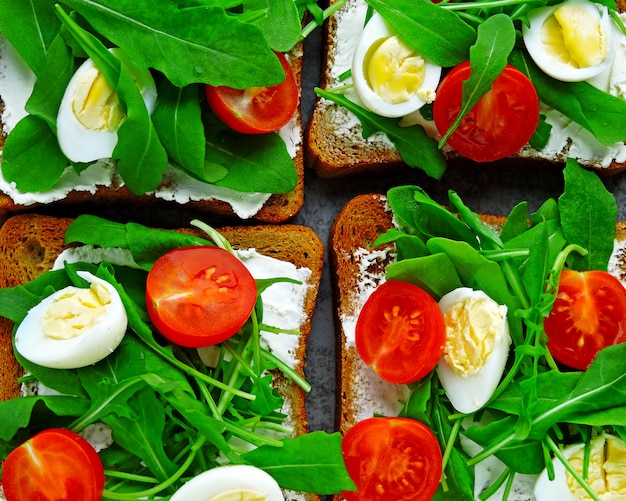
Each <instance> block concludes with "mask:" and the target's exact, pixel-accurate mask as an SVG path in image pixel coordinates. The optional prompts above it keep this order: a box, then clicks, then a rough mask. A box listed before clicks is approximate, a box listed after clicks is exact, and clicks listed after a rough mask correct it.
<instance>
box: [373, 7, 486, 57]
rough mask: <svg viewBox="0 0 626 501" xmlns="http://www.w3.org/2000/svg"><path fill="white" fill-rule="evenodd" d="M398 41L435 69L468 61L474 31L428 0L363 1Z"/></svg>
mask: <svg viewBox="0 0 626 501" xmlns="http://www.w3.org/2000/svg"><path fill="white" fill-rule="evenodd" d="M367 3H368V4H369V5H370V6H372V7H373V8H374V9H375V10H376V11H377V12H379V13H380V14H381V15H382V16H383V17H384V18H385V20H386V21H387V22H388V23H389V25H390V26H391V27H392V28H393V30H394V31H395V32H396V33H397V34H398V36H399V37H400V38H402V40H404V41H405V42H406V43H407V44H408V45H410V46H411V47H413V48H414V49H415V50H417V51H418V52H420V53H421V54H423V55H425V56H426V57H427V58H428V59H430V60H431V61H433V62H434V63H436V64H438V65H439V66H455V65H457V64H459V63H460V62H462V61H465V60H467V59H468V56H469V48H470V46H471V45H472V44H473V43H474V41H475V40H476V32H475V31H474V29H473V28H472V27H471V26H470V25H469V24H467V23H466V22H464V21H463V20H462V19H460V18H459V17H458V15H457V14H456V13H454V12H452V11H449V10H445V9H442V8H440V7H439V6H437V5H435V4H433V3H432V2H431V1H430V0H420V1H415V0H394V1H389V0H367Z"/></svg>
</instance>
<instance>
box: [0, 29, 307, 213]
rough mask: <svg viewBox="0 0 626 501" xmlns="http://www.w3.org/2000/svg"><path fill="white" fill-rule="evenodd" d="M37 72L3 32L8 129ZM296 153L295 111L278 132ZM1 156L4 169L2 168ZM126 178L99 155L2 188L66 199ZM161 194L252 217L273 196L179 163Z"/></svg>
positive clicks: (33, 198) (17, 196)
mask: <svg viewBox="0 0 626 501" xmlns="http://www.w3.org/2000/svg"><path fill="white" fill-rule="evenodd" d="M34 83H35V76H34V74H33V73H32V71H31V70H30V69H29V68H28V66H27V65H26V63H24V61H23V60H22V58H21V57H20V56H19V54H18V53H17V52H16V51H15V49H14V48H13V46H12V45H11V44H10V43H9V42H8V40H6V39H5V38H4V37H2V35H0V96H1V97H2V100H3V103H4V109H3V113H2V117H1V121H2V124H3V129H4V132H5V133H9V132H10V131H11V130H12V129H13V128H14V127H15V125H16V124H17V122H19V120H21V119H22V118H23V117H24V116H25V115H26V111H25V109H24V108H25V104H26V101H27V100H28V98H29V96H30V93H31V92H32V89H33V86H34ZM278 133H279V135H280V136H281V137H282V138H283V140H284V141H285V144H286V147H287V151H288V153H289V155H290V156H291V158H295V157H296V155H297V154H298V152H299V151H300V149H301V148H302V130H301V126H300V124H299V122H298V120H297V119H296V117H293V118H292V120H291V121H290V122H289V123H288V124H287V125H285V126H284V127H283V128H282V129H281V130H280V131H279V132H278ZM1 167H2V166H1V156H0V172H1ZM123 184H124V183H123V181H122V180H121V178H120V177H119V175H118V173H117V171H116V169H115V166H114V165H113V164H112V163H111V162H107V161H106V160H104V161H98V162H96V163H94V164H93V165H91V166H90V167H89V168H87V169H86V170H85V171H83V172H82V173H81V174H80V175H78V174H76V172H75V171H74V170H73V169H72V168H71V167H68V168H67V169H66V170H65V172H64V173H63V175H62V176H61V179H60V180H59V182H58V183H57V185H56V186H55V187H54V188H52V189H50V190H47V191H43V192H39V193H24V192H20V191H19V190H17V189H16V187H15V185H14V184H13V183H9V182H7V181H6V180H5V179H4V178H3V177H2V176H1V175H0V191H2V192H3V193H5V194H6V195H8V196H9V197H10V198H11V199H12V200H13V201H14V202H15V203H16V204H19V205H24V206H29V205H33V204H36V203H42V204H46V203H51V202H55V201H58V200H62V199H64V198H65V197H66V196H67V195H68V194H69V193H70V192H71V191H81V192H89V193H92V194H93V193H95V192H96V190H97V189H98V187H107V188H110V187H121V186H123ZM152 194H153V195H154V196H155V197H156V198H159V199H162V200H166V201H171V202H177V203H179V204H185V203H187V202H192V201H200V200H218V201H223V202H226V203H227V204H228V205H230V207H231V208H232V210H233V212H234V213H235V214H236V215H237V216H238V217H240V218H241V219H249V218H251V217H253V216H254V215H255V214H256V213H257V212H259V210H260V209H261V208H262V207H263V205H264V204H265V202H266V201H267V200H268V199H269V198H270V196H271V195H270V194H268V193H242V192H238V191H235V190H232V189H230V188H224V187H220V186H215V185H212V184H208V183H203V182H201V181H198V180H196V179H194V178H192V177H191V176H189V175H187V174H185V173H184V172H182V171H180V170H179V169H175V168H174V167H172V166H168V168H167V170H166V172H165V173H164V175H163V181H162V182H161V184H160V185H159V187H158V188H157V189H156V190H155V191H154V192H153V193H152Z"/></svg>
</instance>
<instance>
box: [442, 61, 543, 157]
mask: <svg viewBox="0 0 626 501" xmlns="http://www.w3.org/2000/svg"><path fill="white" fill-rule="evenodd" d="M470 71H471V70H470V64H469V61H466V62H464V63H461V64H459V65H458V66H455V67H454V68H452V70H450V72H449V73H448V74H447V75H446V76H445V77H444V78H443V80H442V81H441V83H440V84H439V88H438V89H437V97H436V98H435V102H434V104H433V118H434V120H435V125H436V126H437V130H438V131H439V133H440V134H445V133H446V132H447V131H448V129H449V128H450V126H451V125H452V124H453V123H454V121H455V120H456V117H457V116H458V114H459V110H460V109H461V99H462V95H463V82H464V81H465V80H467V79H468V78H469V76H470ZM538 122H539V99H538V97H537V91H536V90H535V87H534V85H533V84H532V82H531V81H530V80H529V79H528V77H526V75H524V74H523V73H522V72H521V71H519V70H518V69H516V68H515V67H513V66H511V65H510V64H509V65H507V66H506V67H505V68H504V70H503V71H502V73H500V75H499V76H498V77H497V78H496V79H495V80H494V82H493V84H492V86H491V90H490V91H488V92H487V93H486V94H485V95H484V96H483V97H482V98H481V99H480V101H478V103H477V104H476V106H474V107H473V108H472V109H471V110H470V111H469V113H468V114H467V115H466V116H465V117H464V118H463V120H462V121H461V124H460V125H459V126H458V128H457V129H456V130H455V131H454V132H453V133H452V135H451V136H450V137H449V138H448V144H449V145H450V146H451V147H452V148H454V149H455V150H456V151H457V152H458V153H460V154H461V155H463V156H464V157H467V158H470V159H472V160H474V161H476V162H492V161H494V160H499V159H501V158H505V157H508V156H510V155H513V154H514V153H517V152H518V151H519V150H520V149H521V148H522V147H523V146H524V145H525V144H526V143H528V141H529V139H530V138H531V136H532V135H533V133H534V132H535V129H536V128H537V124H538Z"/></svg>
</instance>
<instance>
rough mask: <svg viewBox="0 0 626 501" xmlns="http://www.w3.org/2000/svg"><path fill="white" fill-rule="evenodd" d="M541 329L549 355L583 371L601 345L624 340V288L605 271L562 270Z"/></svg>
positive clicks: (625, 336)
mask: <svg viewBox="0 0 626 501" xmlns="http://www.w3.org/2000/svg"><path fill="white" fill-rule="evenodd" d="M544 328H545V331H546V334H547V336H548V349H549V350H550V353H551V354H552V356H553V357H554V358H555V359H556V360H558V361H559V362H561V363H562V364H565V365H567V366H568V367H571V368H573V369H579V370H585V369H587V367H589V365H590V364H591V362H592V361H593V359H594V358H595V357H596V355H597V354H598V352H599V351H600V350H601V349H602V348H605V347H607V346H610V345H613V344H616V343H621V342H624V341H626V289H624V286H623V285H622V283H621V282H620V281H619V280H618V279H617V278H615V277H614V276H613V275H611V274H610V273H607V272H605V271H598V270H594V271H585V272H579V271H572V270H564V271H563V272H562V273H561V278H560V280H559V290H558V293H557V297H556V300H555V302H554V305H553V306H552V311H551V313H550V315H549V316H548V317H547V318H546V319H545V322H544Z"/></svg>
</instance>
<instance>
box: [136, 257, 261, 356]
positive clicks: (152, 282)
mask: <svg viewBox="0 0 626 501" xmlns="http://www.w3.org/2000/svg"><path fill="white" fill-rule="evenodd" d="M256 296H257V288H256V282H255V280H254V277H253V276H252V275H251V274H250V272H249V271H248V269H247V268H246V267H245V265H244V264H243V263H242V262H241V261H240V260H239V259H238V258H237V257H236V256H234V255H233V254H231V253H230V252H228V251H226V250H224V249H222V248H220V247H215V246H209V245H207V246H197V247H183V248H180V249H175V250H172V251H170V252H168V253H167V254H165V255H163V256H162V257H161V258H159V259H158V260H157V261H156V263H154V266H153V267H152V269H151V270H150V272H149V273H148V279H147V281H146V306H147V309H148V314H149V316H150V319H151V320H152V323H153V324H154V326H155V327H156V328H157V329H158V331H159V332H160V333H161V334H163V335H164V336H165V337H166V338H168V339H169V340H170V341H172V342H173V343H176V344H179V345H181V346H186V347H190V348H198V347H201V346H210V345H214V344H217V343H221V342H222V341H224V340H226V339H228V338H229V337H231V336H232V335H233V334H235V333H236V332H237V331H238V330H239V329H241V327H243V325H244V324H245V323H246V321H247V320H248V318H249V317H250V313H251V312H252V309H253V308H254V304H255V302H256Z"/></svg>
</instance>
